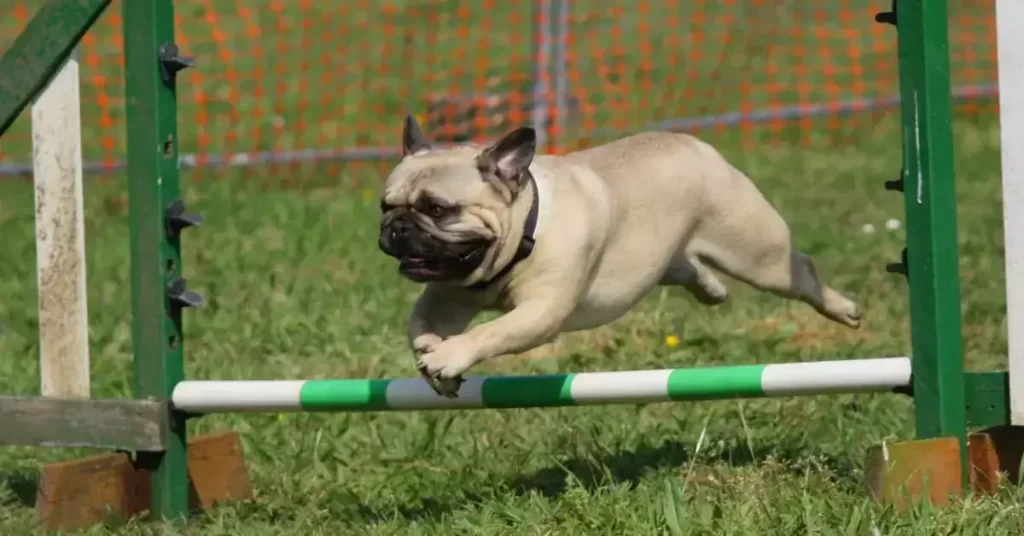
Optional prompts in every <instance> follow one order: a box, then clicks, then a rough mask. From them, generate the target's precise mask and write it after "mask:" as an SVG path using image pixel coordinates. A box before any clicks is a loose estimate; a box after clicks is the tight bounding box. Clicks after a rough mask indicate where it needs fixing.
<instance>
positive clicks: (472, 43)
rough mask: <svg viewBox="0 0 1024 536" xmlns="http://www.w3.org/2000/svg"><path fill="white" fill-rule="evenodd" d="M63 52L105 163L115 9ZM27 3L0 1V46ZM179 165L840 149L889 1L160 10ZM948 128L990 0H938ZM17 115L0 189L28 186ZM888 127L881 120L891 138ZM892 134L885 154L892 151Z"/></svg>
mask: <svg viewBox="0 0 1024 536" xmlns="http://www.w3.org/2000/svg"><path fill="white" fill-rule="evenodd" d="M121 1H125V0H116V1H115V2H114V4H113V6H112V8H111V9H109V10H108V12H107V13H106V14H105V15H104V16H103V18H102V19H101V20H100V21H99V22H98V23H97V25H96V27H95V28H93V29H92V31H91V32H90V33H89V34H88V35H87V36H86V37H85V39H84V40H83V41H82V43H81V46H80V47H79V51H78V54H79V56H78V57H79V61H80V62H81V73H82V89H81V93H82V99H83V107H82V120H83V126H82V128H83V143H84V147H83V157H84V159H85V160H86V161H87V172H110V171H116V170H118V169H120V168H121V166H122V164H123V155H124V147H125V139H124V137H125V130H124V123H123V119H124V78H123V76H124V75H123V71H122V68H123V54H122V51H121V46H122V40H121V31H120V25H121V17H120V9H121V6H120V2H121ZM39 3H41V2H26V1H20V0H18V1H15V0H0V6H2V8H0V49H6V48H7V47H8V46H9V45H10V44H11V42H12V41H13V39H14V37H15V36H16V35H17V32H19V31H20V30H21V29H22V28H23V27H24V25H25V24H26V23H27V21H28V20H29V18H30V17H31V16H32V15H33V13H34V11H35V9H37V7H38V4H39ZM176 6H177V13H176V21H175V22H176V27H177V41H178V43H179V45H180V46H181V48H182V49H183V50H184V51H185V53H187V54H189V55H192V56H194V57H195V58H196V59H197V61H198V67H197V68H195V69H189V70H186V71H184V72H183V73H182V74H181V75H179V81H178V90H179V105H180V108H179V120H180V127H179V130H180V133H181V151H182V167H183V168H192V169H193V170H194V171H193V172H192V173H191V175H192V176H193V177H194V178H197V179H198V178H202V177H206V176H210V175H214V174H216V173H218V171H217V170H219V169H222V168H223V167H224V166H230V167H232V168H236V169H243V170H245V169H259V170H260V171H259V172H260V173H262V174H270V173H272V172H273V171H274V170H282V169H283V170H294V169H295V168H296V166H303V167H308V166H314V167H315V168H316V169H317V170H318V172H320V173H326V174H330V173H331V172H333V171H337V168H338V167H339V166H347V165H352V163H354V162H373V161H381V160H387V159H389V158H393V157H394V156H395V155H396V152H397V150H398V144H399V138H400V129H401V117H402V115H404V114H405V113H406V112H411V113H414V114H415V115H417V116H418V117H419V118H420V120H421V123H422V124H423V125H424V127H425V130H427V131H428V134H429V135H430V136H432V137H433V138H434V139H436V140H439V141H447V142H458V141H464V140H476V141H485V140H487V139H490V138H493V137H494V136H496V135H497V134H499V133H501V132H503V131H506V130H508V129H509V128H511V127H512V126H514V125H519V124H524V123H533V124H534V125H537V126H539V127H540V128H541V129H542V135H543V139H544V141H545V145H546V146H547V148H548V149H549V150H552V151H566V150H571V149H574V148H578V147H583V146H587V145H589V144H593V143H596V142H599V141H603V140H606V139H608V138H610V137H614V136H619V135H622V134H626V133H629V132H633V131H637V130H640V129H645V128H658V129H676V130H686V131H690V132H695V133H697V134H698V135H702V136H706V137H730V138H733V139H736V140H737V141H738V142H740V143H742V144H758V145H759V146H764V145H770V144H772V143H790V144H792V143H800V144H815V143H833V144H834V143H855V142H856V139H857V138H858V136H862V135H864V133H865V132H870V131H871V129H875V128H878V125H880V124H883V123H885V122H886V121H887V120H889V121H890V122H891V120H894V119H895V118H896V105H897V104H898V97H897V93H898V76H897V63H896V33H895V29H894V28H893V27H892V26H887V25H882V24H878V23H876V22H875V21H874V15H875V13H877V12H879V11H887V10H888V9H889V8H890V2H889V1H888V0H882V1H879V0H874V1H868V0H832V1H821V2H806V1H799V0H732V1H729V0H633V1H625V0H623V1H619V0H615V1H613V0H534V1H525V0H524V1H520V2H499V1H497V0H465V1H456V0H376V1H374V0H344V1H336V2H322V1H313V0H179V1H177V2H176ZM949 9H950V44H951V46H950V48H951V61H952V72H953V85H954V92H955V97H956V99H957V101H956V111H957V113H958V114H980V113H982V112H983V111H984V110H985V109H989V110H994V107H995V106H996V102H995V100H994V99H993V98H992V97H993V96H995V95H996V91H997V90H996V86H995V84H996V80H997V71H996V49H995V29H994V24H995V19H994V6H993V2H992V1H991V0H988V1H980V0H949ZM29 116H30V114H29V113H28V112H27V111H26V113H24V114H23V116H22V117H21V118H20V119H19V120H18V122H17V123H16V124H15V126H14V127H13V129H12V131H11V132H9V134H8V135H6V136H5V137H4V139H3V140H2V142H0V176H3V175H6V176H12V175H14V176H23V177H24V176H29V175H30V174H31V151H32V145H31V139H30V136H29V133H30V126H29ZM892 124H893V125H897V126H896V128H898V123H892ZM897 132H898V131H894V133H893V136H894V137H893V143H894V144H898V143H899V139H898V135H897V134H896V133H897Z"/></svg>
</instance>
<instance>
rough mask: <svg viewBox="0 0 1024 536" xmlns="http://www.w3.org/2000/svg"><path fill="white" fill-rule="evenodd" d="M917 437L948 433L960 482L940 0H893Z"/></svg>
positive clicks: (953, 239) (952, 198) (945, 53)
mask: <svg viewBox="0 0 1024 536" xmlns="http://www.w3.org/2000/svg"><path fill="white" fill-rule="evenodd" d="M894 4H895V6H896V9H895V15H896V16H895V20H892V21H889V22H892V23H895V24H896V29H897V35H898V43H899V45H898V46H899V80H900V108H901V113H902V138H903V170H902V176H901V179H900V180H899V181H898V182H897V183H896V184H895V185H893V184H890V186H889V187H890V189H896V190H901V191H902V192H903V200H904V207H905V212H906V220H907V226H906V229H907V248H906V250H905V252H904V253H905V259H904V262H905V264H903V266H902V271H903V272H904V273H905V274H906V275H907V278H908V280H909V282H910V285H909V286H910V318H911V323H910V339H911V357H912V368H913V382H912V390H913V397H914V413H915V425H916V432H917V437H918V438H920V439H926V438H935V437H956V438H958V439H959V441H960V460H961V466H962V469H963V482H964V483H965V484H966V483H967V482H968V478H967V477H968V474H967V469H968V456H967V445H966V440H967V424H966V421H967V419H966V417H967V416H966V413H965V394H964V391H965V387H964V384H965V381H964V365H963V350H962V343H961V338H962V335H961V324H960V276H959V268H958V252H957V218H956V191H955V183H954V175H953V133H952V124H951V122H952V96H951V91H950V88H951V83H950V71H949V38H948V35H947V34H948V29H947V26H948V21H947V16H948V15H947V9H946V0H927V1H926V0H899V1H898V2H894Z"/></svg>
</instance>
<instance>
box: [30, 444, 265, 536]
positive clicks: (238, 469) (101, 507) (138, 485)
mask: <svg viewBox="0 0 1024 536" xmlns="http://www.w3.org/2000/svg"><path fill="white" fill-rule="evenodd" d="M188 446H189V448H188V471H189V487H190V490H189V491H190V497H189V499H190V507H191V508H192V509H205V508H211V507H213V506H215V505H217V504H219V503H223V502H227V501H233V500H245V499H250V498H252V485H251V483H250V481H249V475H248V472H247V471H246V468H245V459H244V455H243V452H242V445H241V442H240V441H239V439H238V434H236V433H235V432H234V431H224V432H219V433H216V434H210V435H205V436H199V437H196V438H194V439H192V440H191V441H189V445H188ZM149 500H150V490H149V474H148V473H147V472H146V471H143V470H141V469H136V468H135V466H134V464H133V463H132V460H131V459H130V458H129V456H128V455H127V454H124V453H115V454H104V455H100V456H92V457H89V458H81V459H78V460H70V461H65V462H58V463H52V464H49V465H46V466H45V467H44V468H43V472H42V476H41V478H40V481H39V489H38V491H37V493H36V517H37V519H38V520H39V522H40V524H41V525H42V526H43V527H44V528H45V529H47V530H76V529H81V528H85V527H88V526H91V525H95V524H98V523H105V522H121V521H124V520H127V519H129V518H132V517H138V516H142V517H145V516H146V514H147V513H148V510H149Z"/></svg>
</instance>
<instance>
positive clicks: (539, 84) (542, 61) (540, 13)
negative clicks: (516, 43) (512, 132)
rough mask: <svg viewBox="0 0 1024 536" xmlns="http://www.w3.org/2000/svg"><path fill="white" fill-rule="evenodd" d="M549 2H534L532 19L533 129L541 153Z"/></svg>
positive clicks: (545, 137)
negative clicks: (535, 130)
mask: <svg viewBox="0 0 1024 536" xmlns="http://www.w3.org/2000/svg"><path fill="white" fill-rule="evenodd" d="M550 23H551V1H550V0H536V1H535V2H534V17H533V34H534V39H533V44H534V50H533V65H534V70H533V72H534V80H533V107H532V108H533V109H532V115H533V117H532V120H533V128H535V129H537V147H538V150H541V151H543V150H544V149H545V148H546V146H547V141H548V129H547V125H548V124H549V121H548V117H550V114H549V111H548V99H547V96H548V75H549V73H550V71H549V67H550V62H549V61H548V58H550V57H551V24H550Z"/></svg>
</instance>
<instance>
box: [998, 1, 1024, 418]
mask: <svg viewBox="0 0 1024 536" xmlns="http://www.w3.org/2000/svg"><path fill="white" fill-rule="evenodd" d="M1022 35H1024V2H1021V1H1020V0H996V43H997V48H998V52H999V129H1000V145H1001V151H1000V152H1001V153H1002V167H1003V169H1002V176H1003V234H1004V243H1005V250H1006V327H1007V337H1008V341H1007V342H1008V344H1009V356H1008V358H1009V362H1010V363H1009V369H1010V373H1009V374H1010V422H1011V424H1014V425H1022V424H1024V40H1022V39H1021V36H1022Z"/></svg>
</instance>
